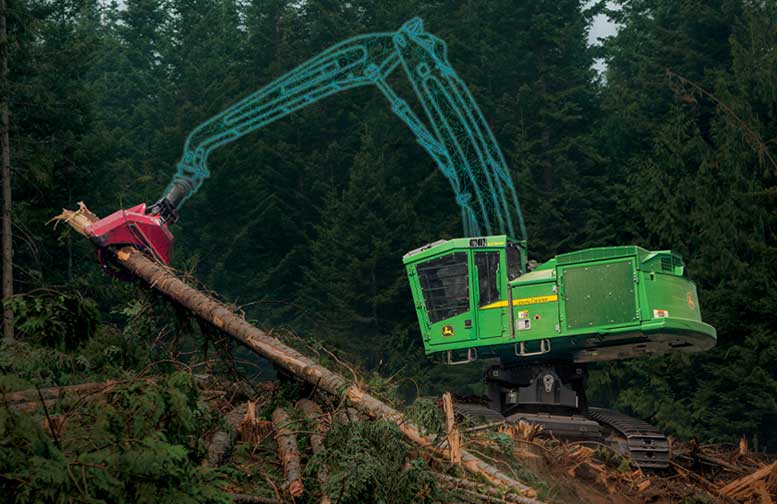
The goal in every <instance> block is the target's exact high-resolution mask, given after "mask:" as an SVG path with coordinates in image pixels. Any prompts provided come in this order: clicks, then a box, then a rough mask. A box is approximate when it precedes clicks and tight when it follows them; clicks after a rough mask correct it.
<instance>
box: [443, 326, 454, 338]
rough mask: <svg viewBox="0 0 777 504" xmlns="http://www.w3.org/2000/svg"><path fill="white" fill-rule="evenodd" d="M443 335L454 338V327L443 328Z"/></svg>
mask: <svg viewBox="0 0 777 504" xmlns="http://www.w3.org/2000/svg"><path fill="white" fill-rule="evenodd" d="M442 335H443V336H453V326H452V325H446V326H442Z"/></svg>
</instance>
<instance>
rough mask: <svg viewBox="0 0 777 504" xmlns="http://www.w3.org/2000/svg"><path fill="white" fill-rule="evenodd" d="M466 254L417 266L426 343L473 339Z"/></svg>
mask: <svg viewBox="0 0 777 504" xmlns="http://www.w3.org/2000/svg"><path fill="white" fill-rule="evenodd" d="M468 256H469V253H468V252H466V251H462V252H453V253H449V254H447V255H444V256H441V257H438V258H436V259H431V260H429V261H425V262H423V263H420V264H418V266H417V267H416V272H417V274H418V282H419V286H420V288H421V295H422V297H423V300H424V306H425V308H426V309H425V313H426V323H427V327H429V344H431V345H447V344H450V343H457V342H463V341H468V340H471V339H474V338H475V337H476V332H475V328H474V327H473V324H472V311H471V308H472V307H471V292H470V275H469V271H470V266H469V257H468Z"/></svg>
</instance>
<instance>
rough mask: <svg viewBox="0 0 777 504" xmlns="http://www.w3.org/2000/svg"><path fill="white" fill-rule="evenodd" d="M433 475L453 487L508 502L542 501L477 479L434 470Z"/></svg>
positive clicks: (531, 503)
mask: <svg viewBox="0 0 777 504" xmlns="http://www.w3.org/2000/svg"><path fill="white" fill-rule="evenodd" d="M432 476H434V477H435V478H437V479H438V480H440V481H441V482H443V483H445V484H446V485H448V486H450V487H452V488H461V489H466V490H470V491H473V492H477V493H479V494H485V495H489V496H491V497H497V498H500V499H503V500H505V501H507V502H514V503H516V504H540V501H538V500H535V499H531V498H528V497H523V496H521V495H515V494H510V493H505V492H500V491H499V490H498V489H496V488H494V487H490V486H488V485H484V484H483V483H477V482H475V481H470V480H466V479H461V478H454V477H453V476H448V475H447V474H441V473H437V472H432Z"/></svg>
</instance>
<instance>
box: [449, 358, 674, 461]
mask: <svg viewBox="0 0 777 504" xmlns="http://www.w3.org/2000/svg"><path fill="white" fill-rule="evenodd" d="M586 380H587V371H586V368H585V367H584V366H581V365H579V364H570V363H541V364H536V363H535V364H530V365H528V364H509V365H497V366H493V367H491V368H489V369H488V370H487V371H486V373H485V381H486V384H487V386H488V406H486V405H485V404H476V403H475V402H472V401H457V402H456V405H455V408H456V411H457V413H458V414H459V415H461V416H463V417H467V418H470V419H472V420H474V421H477V420H485V421H496V420H506V421H508V422H518V421H521V420H523V421H525V422H528V423H532V424H540V425H542V427H543V430H542V432H543V434H544V435H548V436H553V437H557V438H562V439H566V440H572V441H579V442H596V443H604V444H606V445H607V446H609V447H611V448H612V449H614V450H615V451H616V452H618V453H620V454H622V455H625V456H628V457H629V458H630V459H631V461H632V463H633V464H634V465H636V466H637V467H640V468H656V469H660V468H666V467H668V466H669V458H670V445H669V440H668V439H667V437H666V436H664V434H662V433H661V432H660V431H658V430H657V429H656V428H655V427H653V426H651V425H649V424H648V423H646V422H644V421H642V420H639V419H636V418H632V417H629V416H627V415H624V414H622V413H619V412H617V411H612V410H608V409H603V408H594V407H589V406H588V403H587V401H586V396H585V383H586Z"/></svg>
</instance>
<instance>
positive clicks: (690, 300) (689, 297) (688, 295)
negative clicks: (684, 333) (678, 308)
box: [685, 292, 696, 310]
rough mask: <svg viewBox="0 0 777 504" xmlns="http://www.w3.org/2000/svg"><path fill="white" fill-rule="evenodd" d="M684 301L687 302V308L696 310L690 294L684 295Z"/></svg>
mask: <svg viewBox="0 0 777 504" xmlns="http://www.w3.org/2000/svg"><path fill="white" fill-rule="evenodd" d="M685 299H686V300H687V301H688V308H690V309H691V310H693V309H694V308H696V301H694V300H693V295H692V294H691V293H690V292H686V293H685Z"/></svg>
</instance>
